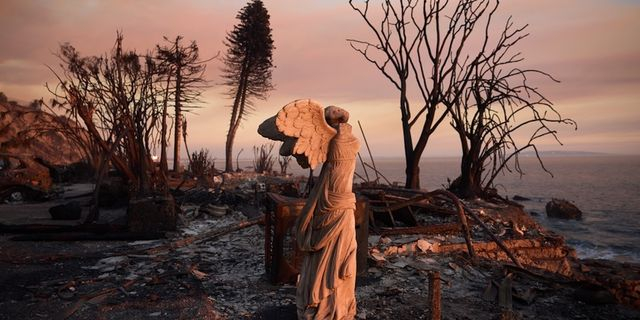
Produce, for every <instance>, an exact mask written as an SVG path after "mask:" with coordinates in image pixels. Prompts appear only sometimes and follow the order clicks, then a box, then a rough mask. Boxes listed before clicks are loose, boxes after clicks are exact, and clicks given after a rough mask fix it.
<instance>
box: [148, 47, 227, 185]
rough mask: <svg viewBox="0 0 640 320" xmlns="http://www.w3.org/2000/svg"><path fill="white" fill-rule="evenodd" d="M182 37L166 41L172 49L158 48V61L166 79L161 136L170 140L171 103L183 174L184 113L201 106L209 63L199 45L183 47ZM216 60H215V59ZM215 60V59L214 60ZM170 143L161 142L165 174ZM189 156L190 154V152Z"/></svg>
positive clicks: (179, 168) (178, 168)
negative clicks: (168, 114) (202, 54)
mask: <svg viewBox="0 0 640 320" xmlns="http://www.w3.org/2000/svg"><path fill="white" fill-rule="evenodd" d="M182 39H183V38H182V36H177V37H176V38H175V40H169V39H168V38H167V37H165V38H164V40H165V41H166V42H168V43H169V45H166V46H157V54H156V58H157V59H158V60H159V67H160V69H161V74H162V75H163V77H164V79H163V80H164V81H163V82H164V97H163V99H162V100H163V106H162V124H161V131H162V133H161V136H162V137H168V134H167V130H168V128H167V127H168V125H167V108H168V104H169V103H170V102H172V103H173V109H174V134H173V171H174V172H177V173H179V172H181V171H182V166H181V163H180V144H181V142H180V141H181V139H182V138H183V135H186V132H183V131H185V130H186V128H185V126H184V123H185V121H186V120H185V119H184V116H183V111H185V110H187V109H188V108H193V107H194V104H196V103H198V102H199V97H200V94H201V93H202V91H203V90H204V89H205V88H207V81H206V80H205V78H204V72H205V70H206V63H207V62H208V61H210V60H211V59H208V60H201V59H200V53H199V49H198V45H197V44H196V42H195V41H192V42H191V43H190V44H189V45H188V46H183V45H182V44H181V43H180V41H182ZM214 58H215V57H214ZM212 59H213V58H212ZM166 149H167V141H166V139H162V140H161V141H160V166H161V167H162V170H163V173H164V174H166V172H167V150H166ZM187 153H188V152H187Z"/></svg>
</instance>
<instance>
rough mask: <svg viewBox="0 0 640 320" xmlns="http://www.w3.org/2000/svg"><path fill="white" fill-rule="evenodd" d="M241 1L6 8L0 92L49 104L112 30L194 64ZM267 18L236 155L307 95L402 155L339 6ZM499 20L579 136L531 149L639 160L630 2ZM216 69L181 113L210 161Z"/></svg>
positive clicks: (358, 27) (387, 109)
mask: <svg viewBox="0 0 640 320" xmlns="http://www.w3.org/2000/svg"><path fill="white" fill-rule="evenodd" d="M243 5H244V2H243V1H161V2H160V1H151V0H146V1H135V2H130V1H17V0H9V1H2V2H1V3H0V27H1V29H2V30H3V32H2V33H0V43H2V49H1V50H0V91H2V92H4V93H5V94H6V95H7V96H8V97H9V98H10V99H15V100H18V101H20V102H28V101H31V100H33V99H36V98H41V97H42V98H44V99H45V100H47V99H49V98H50V97H51V96H50V95H49V94H48V93H47V91H46V89H45V88H44V84H45V82H48V83H51V84H53V83H55V81H54V77H53V75H52V74H51V72H50V71H49V70H48V69H47V67H46V66H47V65H48V66H51V67H54V68H55V67H56V66H57V64H58V62H57V60H56V57H55V56H54V55H53V53H54V52H55V51H56V50H57V48H58V47H59V45H60V44H62V43H65V42H69V43H71V44H72V45H74V46H75V47H76V48H77V49H78V50H79V51H80V52H81V54H84V55H98V54H101V53H104V52H105V51H107V50H109V49H110V48H111V46H112V45H113V42H114V39H115V34H116V31H117V30H121V31H122V32H123V33H124V43H125V46H127V47H129V48H135V49H136V50H137V51H138V52H141V53H143V52H145V51H146V50H150V49H152V48H153V47H154V46H155V44H157V43H160V42H161V41H162V37H163V36H168V37H175V36H176V35H183V36H184V38H185V40H188V41H191V40H195V41H197V43H198V45H199V46H200V49H201V55H202V56H203V57H212V56H214V55H216V54H217V53H218V52H223V51H224V50H225V46H224V45H223V39H224V36H225V34H226V32H227V31H229V30H230V29H231V28H232V27H233V25H234V24H235V22H236V21H235V15H236V12H237V11H238V10H239V9H240V8H241V7H242V6H243ZM265 5H266V7H267V8H268V10H269V12H270V14H271V26H272V28H273V35H274V41H275V46H276V49H275V51H274V63H275V65H276V66H277V68H276V69H275V70H274V73H273V74H274V79H273V83H274V84H275V86H276V89H275V90H274V91H273V92H271V94H270V97H269V99H268V100H266V101H259V102H257V103H256V107H257V111H256V112H255V113H254V114H253V115H251V117H250V118H249V119H248V120H247V121H246V122H244V125H243V127H242V128H240V131H239V133H238V137H237V139H236V149H237V150H240V149H241V148H244V149H245V150H250V149H251V147H252V146H253V145H258V144H261V143H266V142H267V141H266V140H265V139H263V138H262V137H260V136H259V135H258V134H257V133H256V128H257V126H258V124H259V123H260V122H261V121H262V120H263V119H265V118H267V117H268V116H271V115H273V114H274V113H275V112H276V111H277V110H278V109H279V108H281V107H282V106H283V105H284V104H286V103H287V102H289V101H291V100H295V99H298V98H307V97H308V98H313V99H315V100H317V101H319V102H321V103H323V104H324V105H331V104H332V105H338V106H341V107H343V108H346V109H348V110H349V111H350V113H351V116H352V120H353V122H354V123H355V122H356V121H357V120H360V121H361V122H362V125H363V127H364V129H365V131H366V134H367V138H368V139H369V142H370V144H371V148H372V151H373V153H374V155H377V156H401V155H402V144H401V143H400V141H401V139H402V136H401V131H400V121H399V117H400V113H399V111H398V110H397V93H396V92H395V91H394V90H393V89H392V88H391V86H390V85H389V83H388V82H387V81H386V80H385V79H384V78H383V77H382V75H380V74H379V73H378V71H377V70H376V69H375V68H373V67H372V66H371V65H369V64H368V63H366V62H365V61H364V60H363V59H362V57H361V56H360V55H358V54H357V53H356V52H354V51H353V50H352V49H351V48H350V47H349V45H348V43H347V42H346V39H348V38H356V39H367V38H368V37H369V35H368V34H367V30H366V29H365V27H364V25H363V22H362V21H361V20H360V18H359V17H358V16H357V14H355V13H354V12H353V11H352V10H351V9H350V8H349V6H348V4H347V3H346V1H292V0H287V1H265ZM500 12H501V14H500V18H501V19H505V18H506V17H507V16H508V15H513V18H514V21H515V22H516V24H519V25H524V24H529V28H528V32H529V33H530V34H531V35H530V37H528V38H527V39H525V40H524V41H523V42H522V43H521V46H520V47H519V49H520V51H522V52H523V54H524V57H525V58H526V60H525V61H524V63H523V66H524V67H532V68H538V69H541V70H544V71H547V72H549V73H551V74H552V75H553V76H554V77H555V78H557V79H559V80H560V81H561V83H553V82H551V81H545V82H539V83H538V85H539V86H540V87H541V89H542V92H543V93H545V95H546V96H547V97H548V98H549V99H551V100H552V101H553V102H554V103H555V105H556V107H557V109H558V110H559V111H560V113H562V115H564V116H566V117H569V118H573V119H574V120H576V121H577V123H578V131H573V130H568V129H567V130H560V138H561V140H562V142H563V143H564V146H560V145H558V144H556V143H555V142H553V141H542V142H541V143H540V146H541V149H542V150H564V151H592V152H607V153H620V154H638V153H640V126H639V125H638V123H640V108H638V102H639V101H640V41H638V30H640V2H639V1H630V0H627V1H622V0H616V1H597V0H582V1H578V0H561V1H550V0H544V1H535V2H534V1H524V0H518V1H505V2H504V3H503V6H502V7H501V9H500ZM220 67H221V62H220V60H214V61H212V62H210V63H209V65H208V69H207V73H206V77H207V78H208V80H210V81H211V85H212V87H211V88H210V89H209V90H208V91H207V92H205V94H204V98H203V100H204V103H203V104H202V107H203V108H201V109H198V110H195V112H194V113H193V114H190V115H188V116H187V119H188V123H189V125H188V130H189V131H188V134H189V143H190V146H189V147H190V148H191V149H192V150H194V149H198V148H201V147H204V148H209V149H210V150H211V151H212V154H213V155H215V156H216V157H217V158H218V159H220V158H222V157H223V154H224V139H225V135H226V130H227V126H228V120H229V117H228V109H227V106H228V105H229V104H230V103H231V101H230V100H229V99H227V98H226V97H225V96H224V94H223V93H224V90H225V89H224V88H223V87H222V86H219V85H218V84H219V83H220V82H221V80H220ZM457 154H458V143H457V141H456V139H455V137H454V136H453V132H452V131H451V130H449V128H448V127H447V126H443V127H442V128H441V129H440V132H439V133H437V134H436V136H435V137H434V138H433V140H432V141H431V142H430V144H429V146H428V148H427V151H426V154H425V156H455V155H457Z"/></svg>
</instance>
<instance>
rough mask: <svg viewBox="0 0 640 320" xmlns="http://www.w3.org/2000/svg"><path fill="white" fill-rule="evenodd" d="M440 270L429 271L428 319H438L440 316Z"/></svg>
mask: <svg viewBox="0 0 640 320" xmlns="http://www.w3.org/2000/svg"><path fill="white" fill-rule="evenodd" d="M440 296H441V293H440V272H438V271H434V272H430V273H429V306H430V307H431V309H430V310H429V315H430V316H431V317H430V318H429V319H431V320H440V318H441V306H440V300H441V298H440Z"/></svg>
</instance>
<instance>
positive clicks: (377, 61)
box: [348, 0, 469, 188]
mask: <svg viewBox="0 0 640 320" xmlns="http://www.w3.org/2000/svg"><path fill="white" fill-rule="evenodd" d="M349 4H350V5H351V7H352V8H353V10H355V11H356V12H357V13H358V14H359V15H360V17H361V18H362V19H363V20H364V22H365V24H366V25H367V27H368V28H369V30H370V31H371V32H372V34H373V40H368V41H363V40H354V39H351V40H348V41H349V42H350V44H351V46H352V48H353V49H355V50H356V51H357V52H359V53H360V54H361V55H362V56H363V57H364V58H365V59H366V60H367V61H368V62H370V63H371V64H373V65H374V66H375V67H376V68H377V69H378V70H380V72H381V73H382V74H383V75H384V76H385V78H386V79H387V80H388V81H389V82H391V84H392V85H393V87H394V88H396V89H397V90H398V95H399V107H400V121H401V122H402V135H403V142H404V155H405V165H406V169H405V173H406V181H405V187H407V188H420V158H421V156H422V154H423V152H424V150H425V148H426V146H427V144H428V142H429V138H430V137H431V135H432V134H433V133H434V132H435V130H436V128H438V126H439V125H440V124H441V123H442V122H443V121H444V119H445V118H446V117H447V114H448V112H449V108H448V106H447V105H445V104H443V96H444V95H446V94H447V93H448V92H457V90H456V87H455V84H456V83H457V77H458V75H457V74H456V72H455V71H456V70H457V68H458V64H459V63H461V62H462V61H461V60H463V58H464V57H463V54H462V52H461V51H462V48H463V47H464V45H465V43H466V37H467V35H466V34H467V32H469V31H468V30H467V29H464V28H459V27H458V26H457V25H456V24H457V23H458V20H457V19H459V16H460V13H458V17H457V18H456V16H453V17H452V18H451V19H447V18H446V17H445V15H444V13H443V10H444V8H442V6H446V5H447V3H446V2H445V3H443V4H441V3H440V1H436V0H433V1H419V0H408V1H404V0H401V1H391V0H387V1H383V2H382V3H381V5H380V7H379V8H380V9H381V11H380V12H378V11H376V12H374V11H373V10H372V9H371V7H370V5H369V1H365V2H364V4H363V5H361V6H358V5H355V4H354V3H353V1H349ZM446 20H449V21H446ZM416 100H417V101H416ZM416 125H418V126H421V128H418V130H417V132H418V134H417V141H416V140H414V136H413V134H412V129H414V126H416ZM414 130H415V129H414ZM414 141H415V142H414Z"/></svg>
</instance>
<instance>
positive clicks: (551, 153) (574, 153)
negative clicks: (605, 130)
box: [520, 151, 612, 157]
mask: <svg viewBox="0 0 640 320" xmlns="http://www.w3.org/2000/svg"><path fill="white" fill-rule="evenodd" d="M539 154H540V156H542V157H598V156H600V157H602V156H611V155H612V154H610V153H604V152H590V151H541V152H539ZM520 156H521V157H535V156H536V153H535V152H533V151H526V152H522V153H521V154H520Z"/></svg>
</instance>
